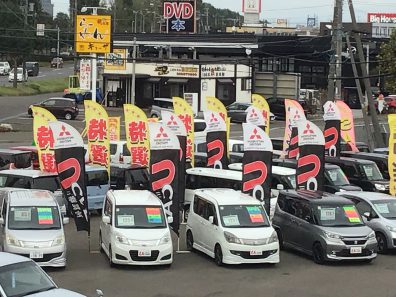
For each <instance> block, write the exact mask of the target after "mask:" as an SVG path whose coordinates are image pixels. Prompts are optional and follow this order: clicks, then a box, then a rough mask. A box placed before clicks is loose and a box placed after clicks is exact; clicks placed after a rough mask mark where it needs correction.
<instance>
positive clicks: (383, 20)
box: [367, 13, 396, 24]
mask: <svg viewBox="0 0 396 297" xmlns="http://www.w3.org/2000/svg"><path fill="white" fill-rule="evenodd" d="M367 19H368V22H369V23H376V24H396V13H369V14H367Z"/></svg>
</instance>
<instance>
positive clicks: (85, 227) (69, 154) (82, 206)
mask: <svg viewBox="0 0 396 297" xmlns="http://www.w3.org/2000/svg"><path fill="white" fill-rule="evenodd" d="M49 125H50V127H51V130H52V131H53V133H54V140H55V144H54V148H55V159H56V163H57V170H58V174H59V180H60V183H61V186H62V190H63V194H64V196H65V197H66V199H67V201H68V207H69V208H70V210H71V212H72V214H73V217H74V222H75V224H76V227H77V231H88V233H89V232H90V224H89V215H88V200H87V186H86V181H85V160H84V155H85V152H84V142H83V139H82V137H81V135H80V134H79V133H78V131H77V130H76V129H74V128H73V127H72V126H70V125H68V124H65V123H62V122H50V123H49Z"/></svg>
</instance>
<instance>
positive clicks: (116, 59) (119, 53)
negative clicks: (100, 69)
mask: <svg viewBox="0 0 396 297" xmlns="http://www.w3.org/2000/svg"><path fill="white" fill-rule="evenodd" d="M126 57H127V50H126V49H123V48H117V49H114V50H113V52H112V53H109V54H106V59H105V67H104V68H105V70H125V69H126Z"/></svg>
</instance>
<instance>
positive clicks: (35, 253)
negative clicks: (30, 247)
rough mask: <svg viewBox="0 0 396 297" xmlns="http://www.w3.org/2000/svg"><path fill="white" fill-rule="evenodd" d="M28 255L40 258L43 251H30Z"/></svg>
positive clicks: (31, 257)
mask: <svg viewBox="0 0 396 297" xmlns="http://www.w3.org/2000/svg"><path fill="white" fill-rule="evenodd" d="M29 257H30V259H41V258H43V252H39V251H33V252H30V255H29Z"/></svg>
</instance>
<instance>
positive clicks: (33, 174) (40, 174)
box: [0, 169, 58, 178]
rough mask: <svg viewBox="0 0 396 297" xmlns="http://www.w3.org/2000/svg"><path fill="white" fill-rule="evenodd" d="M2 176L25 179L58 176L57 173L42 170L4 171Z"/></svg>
mask: <svg viewBox="0 0 396 297" xmlns="http://www.w3.org/2000/svg"><path fill="white" fill-rule="evenodd" d="M0 174H4V175H16V176H25V177H32V178H38V177H47V176H58V174H57V173H50V172H43V171H40V170H33V169H9V170H2V171H0Z"/></svg>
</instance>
